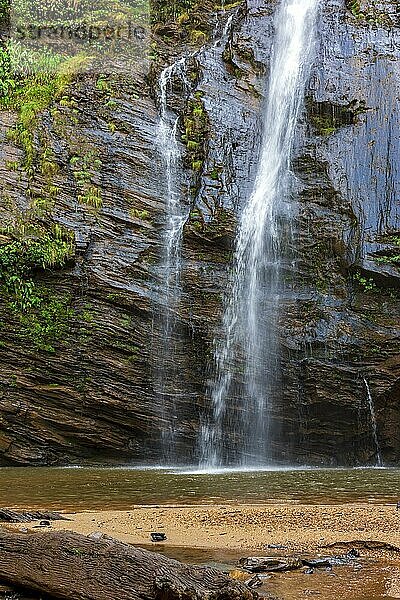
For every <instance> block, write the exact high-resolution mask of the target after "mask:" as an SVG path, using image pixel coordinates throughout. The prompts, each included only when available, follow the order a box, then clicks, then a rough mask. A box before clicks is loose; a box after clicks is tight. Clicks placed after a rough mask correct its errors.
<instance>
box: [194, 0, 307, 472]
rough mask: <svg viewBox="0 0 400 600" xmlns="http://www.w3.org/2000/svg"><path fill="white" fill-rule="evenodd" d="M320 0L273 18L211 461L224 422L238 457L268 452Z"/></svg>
mask: <svg viewBox="0 0 400 600" xmlns="http://www.w3.org/2000/svg"><path fill="white" fill-rule="evenodd" d="M318 4H319V0H282V3H281V6H280V8H279V9H278V11H277V14H276V18H275V28H276V35H275V41H274V48H273V55H272V61H271V70H270V81H269V90H268V97H267V102H266V107H265V117H264V136H263V144H262V151H261V157H260V161H259V168H258V173H257V177H256V181H255V185H254V189H253V192H252V194H251V196H250V198H249V199H248V201H247V203H246V205H245V206H244V209H243V212H242V216H241V220H240V224H239V232H238V236H237V240H236V249H235V257H234V269H233V274H232V283H231V289H230V293H229V298H228V300H227V302H226V305H225V312H224V317H223V331H222V335H221V341H220V342H219V343H217V344H216V351H215V363H216V377H215V381H214V384H213V386H212V389H211V400H212V410H213V414H212V422H211V423H207V424H205V425H204V426H203V427H202V430H201V439H200V446H201V448H200V452H201V454H202V461H201V462H202V463H203V464H207V465H209V466H214V467H215V466H219V465H221V464H223V463H224V461H225V460H226V448H224V446H225V443H224V442H225V441H224V439H223V437H224V431H225V428H226V430H228V429H229V430H231V431H233V432H234V433H233V440H234V441H233V444H234V445H235V447H236V449H234V451H233V460H234V461H235V462H238V463H241V464H249V463H250V464H263V463H265V462H266V461H267V460H268V447H267V446H268V439H267V438H268V428H269V424H268V416H267V415H268V408H269V405H270V402H271V395H272V394H273V380H274V376H275V373H274V371H276V369H277V364H278V362H277V360H276V341H275V335H274V330H275V329H276V319H277V311H278V295H279V271H280V256H281V240H280V235H279V217H280V216H281V215H282V214H283V213H284V207H285V199H286V197H287V196H288V185H289V175H290V158H291V150H292V145H293V140H294V135H295V126H296V123H297V120H298V116H299V111H300V108H301V105H302V101H303V97H304V91H305V86H306V82H307V79H308V76H309V72H310V66H311V61H312V57H313V48H314V40H315V33H316V22H317V12H318ZM238 379H239V380H241V381H240V384H238V383H237V380H238ZM228 400H229V402H228ZM228 460H229V459H228ZM231 460H232V459H231Z"/></svg>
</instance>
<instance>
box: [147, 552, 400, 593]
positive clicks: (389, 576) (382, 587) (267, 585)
mask: <svg viewBox="0 0 400 600" xmlns="http://www.w3.org/2000/svg"><path fill="white" fill-rule="evenodd" d="M144 547H145V548H146V549H148V550H152V551H155V552H162V553H163V554H165V555H166V556H169V557H170V558H175V559H176V560H180V561H182V562H186V563H191V564H198V565H206V566H209V567H214V568H217V569H219V570H221V571H224V572H226V573H229V572H231V571H234V570H237V569H238V568H239V567H238V564H237V563H238V559H239V558H240V557H241V556H243V552H239V551H228V550H225V551H224V550H199V549H192V548H174V547H169V548H167V547H165V548H164V547H161V549H160V545H159V544H157V545H156V547H154V546H153V547H150V546H144ZM248 577H249V578H250V577H251V575H249V576H248ZM257 591H258V592H260V595H261V596H262V597H263V596H264V595H265V594H266V595H267V597H270V596H269V595H270V594H271V595H272V596H273V597H276V598H285V600H299V599H300V598H307V597H311V598H313V597H315V598H321V599H322V598H323V599H324V600H337V599H338V598H340V599H341V600H383V599H385V598H386V599H389V598H400V562H399V561H398V560H397V561H396V560H382V559H374V558H368V557H361V558H359V559H356V560H355V561H354V563H350V564H348V565H343V566H335V567H334V568H333V569H332V570H327V569H315V570H314V572H313V573H312V574H307V573H306V569H305V568H303V569H301V570H298V571H292V572H290V571H288V572H284V573H272V574H270V575H268V576H267V577H266V578H265V579H264V584H263V585H262V587H261V588H258V589H257Z"/></svg>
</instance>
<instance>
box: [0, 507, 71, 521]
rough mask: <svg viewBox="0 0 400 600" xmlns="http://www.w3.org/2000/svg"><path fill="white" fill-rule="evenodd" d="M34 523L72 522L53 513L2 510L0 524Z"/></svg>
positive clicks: (0, 510) (0, 511)
mask: <svg viewBox="0 0 400 600" xmlns="http://www.w3.org/2000/svg"><path fill="white" fill-rule="evenodd" d="M32 521H70V519H68V518H67V517H64V516H63V515H61V514H60V513H57V512H51V511H40V510H36V511H30V512H27V511H25V510H23V511H17V510H10V509H8V508H0V523H30V522H32Z"/></svg>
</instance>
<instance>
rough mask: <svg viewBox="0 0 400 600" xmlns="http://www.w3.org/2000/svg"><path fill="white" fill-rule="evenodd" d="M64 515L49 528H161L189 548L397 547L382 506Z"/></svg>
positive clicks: (138, 537)
mask: <svg viewBox="0 0 400 600" xmlns="http://www.w3.org/2000/svg"><path fill="white" fill-rule="evenodd" d="M69 517H70V518H71V521H60V522H55V523H53V525H52V528H53V529H56V530H72V531H76V532H78V533H83V534H90V533H92V532H94V531H101V532H103V533H105V534H108V535H111V536H113V537H115V538H117V539H120V540H122V541H126V542H130V543H134V544H146V543H149V542H150V533H151V532H152V531H161V532H165V533H166V535H167V537H168V540H167V542H164V545H169V546H182V547H190V548H208V549H211V548H226V549H232V550H254V551H256V550H262V549H264V547H265V546H267V545H282V546H285V547H287V549H288V550H291V551H307V550H315V549H316V548H318V547H320V546H324V545H326V544H330V543H333V542H338V541H351V540H379V541H382V542H388V543H390V544H394V545H396V546H399V547H400V511H397V510H396V506H395V505H387V504H341V505H284V504H268V505H236V506H223V505H219V506H212V507H210V506H158V507H154V506H152V507H147V506H134V507H132V509H131V510H129V511H106V510H104V511H93V512H82V513H76V514H72V515H69ZM34 525H36V524H35V523H34V524H32V525H29V526H28V527H29V528H31V527H33V526H34ZM13 527H15V526H13ZM18 527H19V526H18ZM21 527H26V525H23V526H22V525H21ZM19 528H20V527H19Z"/></svg>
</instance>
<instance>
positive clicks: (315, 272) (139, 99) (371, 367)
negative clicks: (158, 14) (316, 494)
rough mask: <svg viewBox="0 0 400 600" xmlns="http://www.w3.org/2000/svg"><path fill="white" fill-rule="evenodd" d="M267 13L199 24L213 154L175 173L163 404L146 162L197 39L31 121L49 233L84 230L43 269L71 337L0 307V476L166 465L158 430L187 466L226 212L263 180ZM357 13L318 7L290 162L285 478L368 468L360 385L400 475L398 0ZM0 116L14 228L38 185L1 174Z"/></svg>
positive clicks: (79, 92)
mask: <svg viewBox="0 0 400 600" xmlns="http://www.w3.org/2000/svg"><path fill="white" fill-rule="evenodd" d="M275 6H276V2H269V1H268V2H267V1H265V2H259V1H256V0H249V1H248V3H247V5H245V4H242V5H240V6H238V7H235V8H233V9H231V10H230V11H229V14H233V15H234V17H233V21H232V29H231V30H230V31H228V32H227V35H226V37H225V38H224V40H223V41H222V42H220V43H216V44H214V41H216V40H217V38H218V35H221V32H222V28H223V24H224V23H225V19H226V17H223V16H221V15H220V21H219V22H218V21H217V20H216V18H215V16H214V17H211V16H210V15H212V13H211V12H209V13H206V12H205V13H204V15H208V20H207V27H204V28H203V29H204V36H210V35H211V33H212V30H213V29H215V39H212V40H210V41H209V43H207V44H206V46H205V48H203V49H202V50H201V51H200V52H198V53H197V54H196V56H195V57H194V58H193V59H191V60H190V63H189V64H190V69H191V71H192V72H193V77H192V81H193V93H195V92H196V91H197V92H201V94H200V95H199V96H198V98H201V103H202V106H203V108H204V112H205V114H206V118H204V120H203V122H202V124H201V127H202V135H203V137H204V146H203V150H202V156H201V160H200V165H198V166H197V168H196V171H195V172H193V170H192V169H191V162H190V160H189V159H188V158H187V159H186V160H184V161H183V162H184V164H182V165H181V169H180V172H179V174H178V185H179V186H181V188H182V201H183V202H185V203H186V204H187V205H188V206H191V212H190V218H189V220H188V223H187V224H186V227H185V231H184V238H183V245H182V256H183V269H182V301H181V303H180V305H179V307H176V313H175V326H174V335H173V339H172V341H171V344H170V349H171V351H170V354H169V356H168V358H167V361H168V364H167V367H164V371H165V372H166V373H170V374H171V376H170V380H169V381H168V394H167V395H166V396H165V397H163V398H162V397H161V395H160V393H159V390H158V386H157V377H158V375H157V373H158V372H159V370H160V364H159V362H160V357H161V355H162V352H161V349H162V348H163V339H162V326H161V325H160V319H159V315H160V313H162V312H163V310H164V308H163V305H164V302H165V298H164V294H163V290H162V289H161V288H160V282H161V281H162V277H161V274H160V264H161V256H162V242H163V231H164V226H165V207H166V198H165V194H166V182H165V173H164V170H163V164H162V161H161V158H160V155H159V149H158V147H157V144H156V130H157V124H158V108H157V101H156V97H157V73H159V71H160V69H161V67H162V66H165V64H170V63H172V62H173V60H175V59H176V58H177V56H179V55H182V54H188V52H189V51H194V50H196V47H195V46H194V45H193V39H192V38H193V32H192V33H191V34H190V35H191V36H192V37H191V38H190V39H189V40H186V38H185V36H183V37H182V32H181V31H180V30H179V28H177V27H176V26H175V25H173V24H172V25H171V23H170V24H169V25H168V24H167V25H165V23H164V24H163V25H162V27H161V26H160V25H159V24H158V25H156V29H155V31H156V32H158V36H155V40H156V42H157V45H158V47H159V49H160V52H159V57H158V59H157V60H156V61H155V63H154V64H153V65H151V66H150V68H149V75H148V76H146V77H143V76H142V75H141V73H140V72H138V73H132V74H131V75H130V76H129V77H128V76H123V77H122V76H118V77H117V76H114V77H109V78H108V80H107V85H106V86H104V85H102V86H99V85H98V79H97V78H96V77H90V76H81V77H79V78H78V79H77V80H76V81H75V82H74V83H73V84H72V85H71V86H70V87H69V89H68V102H63V103H61V105H60V103H59V102H58V103H55V105H54V106H51V107H49V109H46V110H44V111H43V113H42V114H41V117H40V119H39V121H38V126H37V129H38V133H37V135H36V136H35V144H36V147H37V152H38V155H39V156H40V155H41V152H43V148H50V149H51V151H52V155H53V156H54V162H55V163H56V165H57V169H56V170H55V174H54V175H53V179H54V183H55V185H56V186H57V187H58V188H59V191H58V193H57V196H56V199H55V202H54V206H52V208H51V210H50V211H47V212H46V214H45V215H44V216H43V217H42V218H43V219H44V220H45V221H49V222H53V221H55V222H57V223H60V224H61V225H63V226H64V227H65V228H67V229H68V230H70V231H72V232H73V233H74V239H75V257H74V258H73V259H71V260H70V261H69V262H68V264H66V265H65V266H64V267H63V268H59V269H47V270H46V271H44V272H43V271H42V270H36V271H35V273H34V278H35V282H37V283H38V285H41V286H44V288H45V289H46V290H47V291H48V292H46V293H49V294H52V295H56V296H57V298H62V306H63V307H64V309H63V311H64V312H63V314H62V315H57V316H56V320H57V319H60V320H62V321H64V322H65V323H63V326H62V327H61V325H60V327H59V331H58V333H57V332H55V333H53V338H54V339H47V338H46V343H45V344H44V343H38V340H37V338H36V339H35V330H34V328H33V331H32V324H31V325H28V326H27V325H26V324H25V325H24V323H21V319H20V318H19V317H18V315H16V314H15V312H13V311H12V310H11V309H10V306H9V298H8V297H7V294H6V292H5V291H4V290H3V292H2V297H1V304H0V312H1V315H0V321H1V344H0V464H45V463H51V464H53V463H71V462H72V463H77V462H83V461H91V462H101V463H106V462H107V463H117V462H118V463H121V462H128V461H132V462H145V461H146V462H148V461H150V462H157V461H160V460H162V459H163V451H162V448H161V437H162V430H163V429H165V428H168V427H171V426H172V427H173V428H174V430H175V436H174V440H175V446H174V448H172V450H171V452H170V453H169V458H170V460H173V461H174V462H191V461H194V460H195V459H196V456H197V454H198V448H197V437H198V429H199V426H200V423H201V420H202V418H203V416H204V415H207V414H208V412H209V408H210V407H209V401H208V399H207V385H208V381H209V379H210V378H211V377H212V354H213V339H214V336H218V335H219V333H218V332H219V327H220V318H221V307H222V302H223V295H224V292H225V290H226V283H227V279H228V272H229V265H230V262H231V258H232V247H233V240H234V235H235V233H234V232H235V221H236V215H237V214H238V212H239V211H240V207H241V206H242V204H243V202H244V201H245V199H246V197H247V195H248V194H249V192H250V191H251V187H252V183H253V179H254V174H255V169H256V168H257V157H258V151H259V147H260V141H261V135H262V132H261V126H262V106H263V96H264V91H265V82H266V81H267V78H268V68H269V57H270V52H271V43H272V39H273V38H272V36H273V20H272V16H273V11H274V9H275ZM209 9H210V7H207V10H209ZM354 12H355V11H354V9H353V13H354ZM353 13H352V12H351V10H349V9H347V8H346V6H345V4H344V2H341V1H339V0H329V1H326V2H324V3H322V14H321V18H320V25H319V31H320V36H319V42H318V49H317V51H316V59H315V66H314V68H313V74H312V77H311V80H310V84H309V89H308V91H307V99H306V102H305V108H304V114H303V116H302V119H301V123H299V127H298V136H297V139H296V144H295V151H294V159H293V173H294V177H293V189H294V191H295V193H293V195H292V197H291V200H290V211H291V214H292V226H293V231H294V233H293V243H291V248H290V253H288V256H287V260H286V262H285V267H286V268H285V291H284V293H283V296H282V302H281V315H280V328H279V336H280V340H281V342H280V344H281V381H282V386H281V387H280V388H279V390H276V399H275V401H274V407H273V414H272V416H271V417H272V423H273V427H272V431H274V432H275V435H273V438H272V440H271V443H272V445H273V448H274V454H275V455H276V458H277V459H278V460H285V461H288V462H291V463H294V462H295V463H300V464H301V463H302V464H304V463H312V464H328V465H336V464H368V463H374V462H375V458H376V457H375V445H374V442H373V436H372V427H371V415H370V411H369V405H368V399H367V389H366V385H365V382H364V378H365V379H366V380H367V382H368V383H369V385H370V389H371V393H372V396H373V398H374V401H375V404H376V416H377V422H378V434H379V440H380V443H381V447H382V452H383V455H384V458H385V460H386V461H387V462H393V463H397V462H398V461H399V459H400V439H399V438H400V414H399V408H400V346H399V335H400V324H399V314H400V301H399V270H398V266H399V261H398V260H396V257H397V256H398V255H399V254H400V225H399V221H398V217H399V186H400V178H399V174H398V168H399V167H398V156H399V130H398V114H399V106H398V104H399V97H400V96H399V93H398V88H399V85H400V80H399V74H398V70H397V69H396V60H398V59H399V52H400V30H399V22H398V15H397V14H396V6H395V3H394V2H386V3H383V2H382V3H380V4H379V5H378V3H375V4H372V3H369V4H368V6H364V5H363V6H361V7H360V10H359V11H358V14H353ZM360 13H361V14H360ZM197 18H198V17H197ZM210 23H212V24H213V28H210V27H209V24H210ZM200 27H201V26H199V25H198V24H197V28H198V29H196V31H199V29H200ZM209 29H211V33H210V31H209ZM185 35H186V34H185ZM196 36H197V37H199V34H198V33H197V34H196ZM203 41H204V40H203V39H202V40H201V42H202V43H203ZM180 89H181V88H180V84H179V81H176V83H175V85H174V93H173V94H171V98H170V103H171V106H173V107H174V109H175V110H176V112H177V113H179V114H180V115H181V129H182V133H183V129H184V118H185V115H186V117H187V115H188V110H189V109H188V107H187V106H184V105H183V104H184V103H182V101H181V100H180V98H179V93H180ZM110 100H111V104H110ZM0 117H1V132H0V134H1V136H2V137H1V154H0V170H1V172H0V178H1V185H2V193H1V199H0V215H1V220H2V221H3V220H4V222H10V221H15V220H16V219H18V218H20V215H21V214H23V215H25V216H26V215H29V211H28V209H29V206H30V205H31V202H32V197H35V190H36V191H37V190H39V189H41V188H42V187H43V186H44V185H45V183H46V182H45V181H43V177H44V176H43V173H41V172H40V170H39V171H38V172H37V173H36V174H35V175H34V177H33V179H32V178H31V179H29V178H28V177H27V176H26V174H25V172H24V169H23V168H22V167H21V166H18V167H13V168H12V169H10V163H14V162H16V161H17V162H19V163H22V162H23V159H24V157H23V153H22V151H21V149H20V148H19V147H18V145H16V144H14V143H12V142H11V141H10V140H9V139H8V136H7V131H8V130H9V128H10V127H11V126H12V125H13V123H15V119H16V117H15V115H13V114H12V113H11V112H6V111H3V112H2V113H0ZM110 124H112V126H111V125H110ZM199 127H200V125H199ZM182 152H183V153H184V152H185V146H184V140H183V141H182ZM77 155H78V156H80V157H84V156H86V157H89V158H88V160H89V162H91V164H92V165H93V164H94V165H95V168H94V170H93V173H92V179H93V184H94V185H95V186H96V187H97V188H98V189H100V190H101V197H102V203H101V206H99V207H97V208H93V206H87V205H85V204H82V203H81V202H79V201H78V195H79V189H78V188H77V181H76V176H75V175H74V168H75V167H74V160H72V163H71V158H73V157H74V156H77ZM80 160H83V159H82V158H81V159H80ZM96 160H97V161H99V160H100V161H101V164H100V163H98V162H95V161H96ZM96 165H97V166H96ZM188 181H189V182H190V189H189V187H188ZM36 195H38V193H37V194H36ZM27 211H28V212H27ZM24 218H25V217H24ZM0 242H1V243H6V242H7V239H6V240H3V241H2V240H1V239H0ZM65 307H67V308H68V310H67V309H66V308H65ZM59 312H60V311H59ZM29 327H30V328H29ZM39 342H40V340H39ZM266 368H268V365H266ZM162 403H163V407H162V406H161V404H162ZM231 435H233V434H232V432H227V443H229V438H230V436H231Z"/></svg>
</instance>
